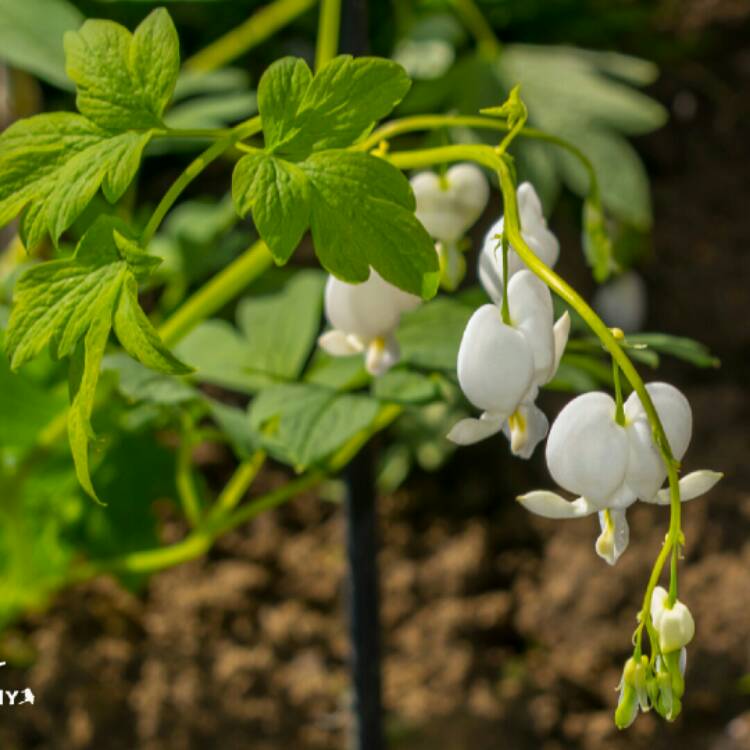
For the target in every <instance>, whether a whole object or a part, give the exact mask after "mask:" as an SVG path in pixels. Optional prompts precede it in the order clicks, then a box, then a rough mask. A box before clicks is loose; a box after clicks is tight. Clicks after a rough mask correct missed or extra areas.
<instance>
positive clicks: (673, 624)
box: [656, 599, 695, 653]
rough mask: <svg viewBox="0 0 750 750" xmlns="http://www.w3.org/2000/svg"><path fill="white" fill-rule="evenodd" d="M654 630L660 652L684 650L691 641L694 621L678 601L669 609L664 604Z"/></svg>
mask: <svg viewBox="0 0 750 750" xmlns="http://www.w3.org/2000/svg"><path fill="white" fill-rule="evenodd" d="M656 629H657V630H658V631H659V645H660V646H661V650H662V651H663V652H664V653H668V652H670V651H677V650H679V649H682V648H684V647H685V646H687V645H688V643H690V641H692V640H693V636H694V635H695V621H694V620H693V615H692V614H691V613H690V610H689V609H688V608H687V607H686V606H685V605H684V604H683V603H682V602H681V601H680V600H679V599H678V600H677V601H676V602H675V603H674V605H673V606H672V608H671V609H669V608H668V607H667V606H666V604H665V606H664V609H663V610H662V612H661V614H660V617H659V624H658V625H657V626H656Z"/></svg>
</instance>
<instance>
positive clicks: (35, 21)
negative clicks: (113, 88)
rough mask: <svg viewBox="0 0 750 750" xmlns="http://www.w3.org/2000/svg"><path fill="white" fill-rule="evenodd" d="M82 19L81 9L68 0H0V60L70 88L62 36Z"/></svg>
mask: <svg viewBox="0 0 750 750" xmlns="http://www.w3.org/2000/svg"><path fill="white" fill-rule="evenodd" d="M81 23H83V16H82V15H81V13H80V11H79V10H78V9H77V8H76V7H75V6H74V5H73V4H71V3H69V2H67V0H23V1H22V2H19V0H0V60H3V62H7V63H8V64H10V65H12V66H13V67H14V68H18V69H20V70H26V71H28V72H29V73H32V74H34V75H36V76H39V77H40V78H42V79H44V80H45V81H47V83H51V84H53V85H54V86H58V87H59V88H63V89H70V88H72V85H71V82H70V80H69V79H68V77H67V76H66V75H65V53H64V51H63V41H62V40H63V34H64V33H65V32H66V31H72V30H74V29H77V28H78V27H79V26H80V25H81Z"/></svg>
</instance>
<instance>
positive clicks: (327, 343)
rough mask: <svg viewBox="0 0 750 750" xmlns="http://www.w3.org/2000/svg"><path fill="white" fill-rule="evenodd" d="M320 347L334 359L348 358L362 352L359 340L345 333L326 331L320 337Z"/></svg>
mask: <svg viewBox="0 0 750 750" xmlns="http://www.w3.org/2000/svg"><path fill="white" fill-rule="evenodd" d="M318 346H319V347H320V348H321V349H322V350H323V351H325V352H328V354H330V355H331V356H332V357H348V356H351V355H352V354H358V353H359V352H361V351H362V346H361V345H360V346H357V340H356V339H354V338H353V337H352V336H349V335H347V334H346V333H344V332H343V331H337V330H335V329H334V330H332V331H326V332H325V333H323V334H321V335H320V336H319V337H318Z"/></svg>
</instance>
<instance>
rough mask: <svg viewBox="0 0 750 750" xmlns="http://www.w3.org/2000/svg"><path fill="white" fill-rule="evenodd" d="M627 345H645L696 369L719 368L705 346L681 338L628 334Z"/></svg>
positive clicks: (662, 335)
mask: <svg viewBox="0 0 750 750" xmlns="http://www.w3.org/2000/svg"><path fill="white" fill-rule="evenodd" d="M627 342H628V343H629V344H646V346H648V347H650V348H651V349H656V351H658V352H662V353H663V354H669V355H670V356H672V357H677V358H678V359H682V360H684V361H686V362H690V364H693V365H695V366H696V367H719V366H720V365H721V361H720V360H719V358H718V357H714V355H713V354H711V352H710V350H709V349H708V347H707V346H706V345H705V344H702V343H700V341H695V340H694V339H690V338H685V337H682V336H669V335H668V334H666V333H632V334H631V333H629V334H628V335H627Z"/></svg>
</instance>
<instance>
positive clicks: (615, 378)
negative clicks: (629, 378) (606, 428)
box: [612, 359, 625, 427]
mask: <svg viewBox="0 0 750 750" xmlns="http://www.w3.org/2000/svg"><path fill="white" fill-rule="evenodd" d="M612 382H613V383H614V384H615V422H617V424H619V425H620V426H622V427H624V426H625V405H624V403H623V400H622V383H621V382H620V368H619V366H618V365H617V362H615V360H614V359H613V360H612Z"/></svg>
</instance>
